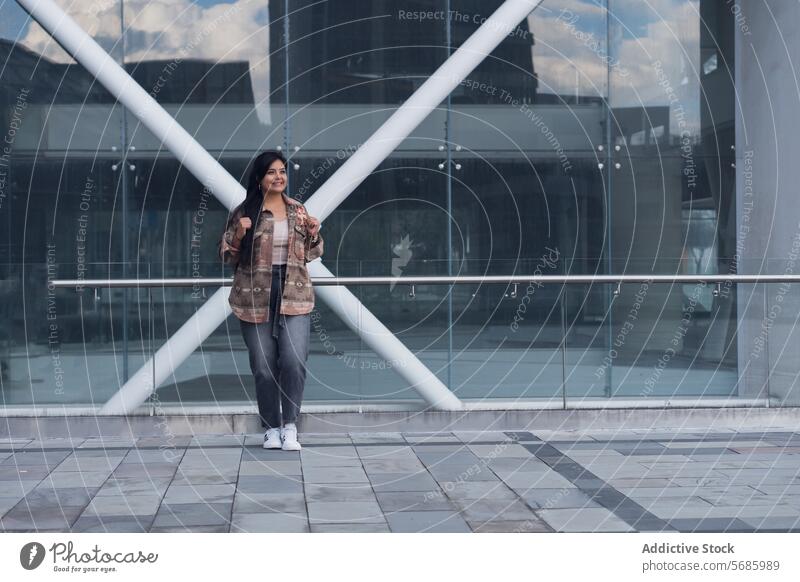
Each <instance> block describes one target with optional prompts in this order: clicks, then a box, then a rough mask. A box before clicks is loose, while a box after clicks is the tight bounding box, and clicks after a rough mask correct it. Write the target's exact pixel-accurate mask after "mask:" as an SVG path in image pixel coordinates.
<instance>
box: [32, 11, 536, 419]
mask: <svg viewBox="0 0 800 582" xmlns="http://www.w3.org/2000/svg"><path fill="white" fill-rule="evenodd" d="M17 2H18V3H19V4H20V5H21V6H22V7H23V8H24V9H25V10H26V11H27V12H28V13H29V14H30V15H31V16H32V17H33V18H34V19H35V20H37V21H38V22H39V23H40V24H41V25H42V27H43V28H44V29H45V30H47V31H48V32H49V33H50V34H51V35H52V36H53V38H55V39H56V40H57V41H58V42H59V43H60V44H61V45H62V47H64V49H65V50H66V51H67V52H68V53H70V54H71V55H72V56H73V57H74V58H75V60H77V61H78V62H79V63H81V64H82V65H83V66H84V67H85V68H86V69H87V70H88V71H89V72H90V73H92V74H93V75H94V76H95V77H96V78H97V80H98V81H99V82H100V83H101V84H103V85H104V86H105V87H106V88H107V89H108V90H109V91H110V92H111V93H112V94H114V95H115V97H117V99H118V100H119V101H120V103H122V104H123V105H125V106H126V108H127V109H128V110H129V111H130V112H131V113H132V114H133V115H135V116H136V117H137V118H138V119H139V120H140V121H141V122H142V123H143V124H144V125H145V126H146V127H148V129H150V131H151V132H153V134H154V135H156V136H157V137H158V138H159V139H160V140H161V141H162V142H163V143H164V145H165V146H166V147H167V149H169V150H170V151H171V152H172V153H173V154H174V155H175V156H176V157H177V158H178V159H179V160H180V161H181V162H182V163H183V165H184V166H185V167H186V168H187V169H189V170H190V171H191V172H192V174H193V175H195V177H197V178H198V180H199V181H200V182H201V183H203V184H204V185H205V186H206V187H207V188H208V189H209V190H210V191H211V192H212V193H213V194H214V195H215V196H216V197H217V198H218V199H219V200H220V201H221V202H222V203H223V204H224V205H225V206H226V207H227V208H228V209H229V210H230V209H232V208H234V207H235V206H236V205H237V204H238V203H239V202H240V201H241V200H243V199H244V188H243V187H242V186H241V185H240V184H239V183H238V182H237V181H236V180H235V179H234V178H233V177H232V176H230V175H229V174H228V173H227V172H226V171H225V169H224V168H222V166H221V165H219V163H218V162H217V161H216V160H215V159H214V158H213V157H211V156H210V155H209V154H208V152H206V151H205V150H204V149H203V148H202V146H200V145H199V144H198V143H197V142H196V141H195V140H194V139H193V138H192V137H191V136H190V135H189V134H188V133H187V132H186V131H185V130H184V129H183V128H182V127H180V125H179V124H178V123H177V122H176V121H175V120H174V119H173V118H172V117H171V116H170V115H169V114H168V113H166V111H164V110H163V108H161V106H160V105H158V103H157V102H156V101H155V100H154V99H152V98H151V97H150V95H148V94H147V93H145V91H144V90H143V89H142V88H141V87H140V86H139V85H138V84H137V83H136V82H135V81H133V79H132V78H130V76H129V75H127V73H125V71H124V70H123V69H122V68H121V67H119V65H117V63H116V62H115V61H114V60H113V59H111V57H109V56H108V54H107V53H105V51H103V49H102V48H101V47H100V46H99V45H98V44H97V43H96V42H95V41H94V40H93V39H92V38H91V37H89V36H88V35H87V34H86V33H85V32H84V31H83V30H82V29H81V28H80V27H79V26H78V25H77V24H76V23H75V22H74V21H73V20H72V19H71V18H69V16H67V15H66V14H65V13H64V12H63V11H62V10H61V9H60V8H59V7H58V6H57V5H55V4H54V3H53V1H52V0H17ZM540 3H541V0H506V2H505V3H504V4H503V5H502V6H501V7H500V8H498V10H497V11H496V12H495V13H494V14H493V15H492V16H491V17H490V18H489V19H487V21H486V22H485V23H484V24H483V25H482V26H481V27H480V28H479V29H478V30H477V31H476V32H475V33H474V34H473V35H472V36H471V37H470V38H469V39H468V40H467V41H466V42H465V43H464V45H462V47H460V48H459V49H458V51H456V53H454V54H453V55H452V56H451V57H450V58H449V59H448V60H447V61H446V62H445V63H444V64H443V65H442V66H441V67H440V68H439V69H438V70H437V71H436V73H434V75H433V76H432V77H431V78H430V79H428V81H426V82H425V83H424V84H423V85H422V86H421V87H420V88H419V89H418V90H417V91H416V92H415V93H414V95H412V97H411V98H410V99H409V101H407V102H406V103H405V104H404V105H403V106H401V107H400V108H399V109H398V110H397V111H396V112H395V114H394V115H392V117H390V118H389V120H387V121H386V122H385V123H384V124H383V125H382V126H381V127H380V128H379V129H378V131H377V132H376V133H375V134H374V135H373V136H372V137H371V138H370V140H368V141H367V142H366V143H365V144H364V145H363V146H362V147H361V148H360V149H359V151H357V152H356V154H354V155H353V157H351V158H350V160H348V162H347V163H345V164H344V165H343V166H342V167H341V168H340V169H339V170H338V171H337V172H336V173H334V175H333V176H331V178H330V179H329V180H328V181H327V182H326V183H325V184H323V186H322V187H321V188H320V190H319V191H318V192H317V193H316V194H315V195H314V196H312V198H311V199H309V201H308V202H307V207H309V211H310V212H311V213H312V215H316V216H318V217H320V219H321V220H324V218H325V217H327V215H328V214H330V212H332V211H333V210H334V209H335V208H336V206H338V204H340V203H341V201H342V200H344V199H345V198H346V197H347V196H348V195H349V194H350V193H351V192H352V191H353V190H354V189H355V188H356V187H357V186H358V184H360V183H361V181H363V179H364V178H365V177H366V176H367V175H368V174H369V173H370V172H371V171H372V170H373V169H374V168H375V167H377V165H378V164H380V163H381V162H382V161H383V160H384V159H385V158H386V157H387V156H388V155H389V154H390V153H391V152H392V151H393V150H394V149H395V148H396V147H397V145H398V144H399V143H400V142H401V141H402V140H403V139H405V138H406V137H407V136H408V135H409V134H410V133H411V132H412V131H413V130H414V128H415V127H416V126H417V125H418V124H419V123H420V122H421V121H422V120H423V119H424V118H425V117H426V116H427V115H428V114H429V113H430V112H431V111H432V110H433V109H434V108H435V107H436V106H437V105H438V104H439V103H441V101H442V100H443V99H445V98H446V97H447V95H448V94H449V93H450V92H451V91H452V90H453V89H454V88H455V87H456V86H457V85H458V83H460V82H461V80H462V79H464V78H465V77H466V76H467V75H468V74H469V73H470V72H471V71H472V70H473V69H474V68H475V67H476V66H477V65H478V64H479V63H480V62H481V61H482V60H483V59H484V58H485V57H486V56H487V55H488V54H489V53H491V51H492V50H494V48H495V47H496V46H497V45H498V44H500V42H501V41H502V40H503V38H504V37H505V36H506V35H507V34H509V33H510V32H511V31H512V30H513V29H514V27H515V26H517V24H519V22H520V21H521V20H522V19H523V18H525V17H526V16H527V15H528V14H529V13H530V12H531V11H532V10H533V9H535V8H536V7H537V6H538V5H539V4H540ZM368 146H369V147H368ZM337 176H339V178H338V181H337V180H335V179H336V178H337ZM309 270H310V272H311V275H312V276H315V277H320V276H332V273H330V271H328V269H326V268H325V267H324V266H323V265H322V263H321V262H320V261H313V262H312V263H309ZM227 293H228V291H227V290H226V288H224V287H223V288H221V289H219V290H218V291H217V292H216V293H215V294H214V295H213V296H212V297H211V299H209V301H208V302H207V303H206V304H205V305H204V306H203V307H201V308H200V309H199V310H198V312H197V313H196V314H195V315H194V316H192V317H191V318H190V319H189V320H188V321H187V322H186V323H185V324H184V325H183V326H181V328H180V329H179V330H178V331H177V332H176V333H175V334H174V335H173V336H172V337H171V338H170V339H169V340H168V341H167V342H166V343H165V344H164V345H163V346H162V347H161V348H160V349H159V350H158V352H157V353H156V354H155V356H154V358H153V359H152V360H151V361H149V362H147V363H146V364H145V365H144V366H143V367H142V368H141V369H140V370H139V371H138V372H137V373H136V374H134V376H133V377H132V378H131V379H130V380H129V381H128V382H127V383H126V384H125V385H124V386H123V387H122V388H121V389H120V391H119V392H118V393H117V394H116V395H115V396H114V397H112V398H111V400H109V401H108V402H107V403H106V404H105V405H104V406H103V407H102V408H101V410H100V413H101V414H126V413H129V412H131V411H132V410H134V409H135V408H136V407H138V406H139V405H141V404H142V403H143V402H144V401H145V400H146V399H147V398H148V397H149V396H150V394H151V393H152V392H153V391H154V390H155V389H156V388H157V386H159V385H160V384H161V383H163V382H164V381H165V380H166V379H167V378H168V377H169V376H170V375H172V373H173V372H174V370H175V369H176V368H177V366H179V365H180V364H181V363H182V362H183V361H184V360H185V359H186V358H187V357H188V356H189V355H190V354H191V353H192V352H193V351H194V350H195V349H196V348H197V347H199V345H200V344H201V343H202V342H203V341H204V340H205V339H206V338H207V337H208V336H209V335H210V334H211V333H212V332H213V331H214V330H215V329H216V328H217V327H218V326H219V325H220V324H221V323H222V322H223V321H224V320H225V319H226V318H227V317H228V316H229V315H230V313H231V310H230V306H229V305H228V303H227ZM317 294H318V296H320V298H322V299H323V300H324V301H325V302H326V303H327V304H328V305H329V306H330V307H331V309H333V310H334V311H335V312H336V313H337V314H338V315H339V316H340V317H342V319H343V321H345V322H346V324H347V325H348V326H349V327H351V329H353V331H354V332H356V333H358V334H359V335H361V336H362V337H363V339H364V340H365V342H366V343H367V344H368V345H370V347H372V349H373V350H375V351H376V353H378V354H379V355H381V356H382V357H384V358H386V359H392V360H395V361H399V363H400V365H398V366H396V367H395V369H396V370H397V371H398V373H400V374H401V375H402V376H403V377H404V378H405V379H406V380H408V381H409V383H410V384H411V386H412V387H413V388H415V389H416V390H417V391H418V392H419V393H420V394H421V395H422V396H423V398H425V400H426V401H427V402H428V403H429V404H431V405H432V406H433V407H434V408H437V409H440V410H458V409H460V408H461V402H460V401H459V400H458V398H456V397H455V395H454V394H453V393H452V392H450V391H449V390H448V389H447V387H446V386H444V385H443V384H442V383H441V382H440V381H439V380H438V378H436V376H435V375H434V374H432V373H431V372H430V370H428V369H427V368H426V367H425V366H424V365H423V364H422V363H421V362H420V361H419V360H418V359H417V358H416V357H415V356H414V354H412V353H411V352H410V351H409V350H408V348H406V347H405V346H404V345H403V344H402V342H400V341H399V340H398V339H397V338H396V337H395V336H394V335H393V334H392V333H391V332H390V331H389V330H388V329H387V328H386V327H385V326H384V325H383V324H382V323H381V322H380V321H379V320H378V319H377V318H376V317H375V316H374V315H373V314H372V313H370V312H369V311H368V310H367V309H366V308H365V307H364V306H363V305H362V304H361V303H360V302H359V301H358V299H356V297H355V296H354V295H353V294H352V293H350V292H349V291H348V290H346V289H344V288H334V287H321V288H319V289H318V291H317ZM359 320H360V325H359V324H357V323H356V322H359ZM154 382H155V383H154Z"/></svg>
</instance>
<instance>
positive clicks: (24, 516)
mask: <svg viewBox="0 0 800 582" xmlns="http://www.w3.org/2000/svg"><path fill="white" fill-rule="evenodd" d="M82 512H83V506H69V505H62V506H58V505H55V506H52V505H51V506H34V505H31V506H26V505H25V503H24V502H20V503H19V504H17V505H16V506H14V508H13V509H11V510H10V511H8V512H7V513H6V514H5V515H4V516H3V517H2V518H0V531H3V530H17V529H23V528H27V529H32V530H34V531H38V530H43V529H55V530H58V531H65V532H66V531H69V526H70V524H71V523H72V522H74V521H75V520H77V519H78V516H79V515H80V514H81V513H82Z"/></svg>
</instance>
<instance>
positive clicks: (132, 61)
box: [124, 0, 285, 156]
mask: <svg viewBox="0 0 800 582" xmlns="http://www.w3.org/2000/svg"><path fill="white" fill-rule="evenodd" d="M276 5H278V8H277V10H276V8H275V7H276ZM283 5H284V2H283V1H282V0H280V1H273V2H269V1H268V0H261V1H258V2H251V1H250V0H235V1H233V2H231V1H229V0H209V1H204V2H200V3H195V4H192V5H191V7H187V6H184V5H183V4H181V3H171V4H166V5H165V4H164V3H160V2H147V1H143V0H132V1H129V0H126V2H125V4H124V6H125V13H124V16H125V43H126V47H125V48H126V56H125V64H126V69H127V70H128V72H129V73H130V74H131V76H132V77H133V78H134V79H135V80H136V82H138V83H139V84H140V85H141V86H142V87H143V88H144V90H145V91H147V92H148V93H149V94H150V96H151V97H154V98H155V99H156V100H157V101H158V102H159V103H160V104H162V106H163V107H164V108H165V109H166V110H167V111H168V112H169V113H170V114H171V115H172V116H173V117H175V118H176V119H177V120H178V122H179V123H180V124H181V126H183V128H184V129H185V130H186V131H188V132H189V134H191V135H192V136H193V137H194V138H195V139H196V140H198V141H199V142H200V143H201V144H202V145H203V147H205V148H206V149H208V150H210V151H212V152H215V151H226V152H231V151H241V152H246V154H245V155H247V156H249V155H251V154H253V152H255V151H256V150H258V149H260V148H263V147H264V144H269V146H268V147H272V145H273V144H275V145H280V144H282V143H283V119H284V109H283V104H282V102H281V101H280V100H276V99H275V97H274V96H275V91H276V89H278V88H279V87H281V86H282V85H283V83H284V82H285V81H284V77H283V74H282V71H283V70H284V68H283V66H282V63H283V60H284V58H285V54H284V51H283V46H284V34H283V26H284V21H283V18H282V17H281V15H280V13H281V12H282V10H283ZM276 12H277V13H278V14H276ZM128 122H129V136H130V143H131V145H133V146H134V147H135V148H136V149H137V150H138V151H140V152H141V151H143V150H146V151H154V152H158V151H159V150H161V149H162V145H161V143H159V141H158V140H156V138H155V137H154V136H153V135H152V134H151V133H150V132H149V131H148V130H147V129H145V127H144V126H142V125H141V124H139V123H138V122H137V121H136V120H135V119H130V118H129V120H128Z"/></svg>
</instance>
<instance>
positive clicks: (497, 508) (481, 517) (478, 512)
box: [455, 499, 538, 522]
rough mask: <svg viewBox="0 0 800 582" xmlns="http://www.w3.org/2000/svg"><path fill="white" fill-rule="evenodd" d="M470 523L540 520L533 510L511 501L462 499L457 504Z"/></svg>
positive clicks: (519, 502) (518, 502)
mask: <svg viewBox="0 0 800 582" xmlns="http://www.w3.org/2000/svg"><path fill="white" fill-rule="evenodd" d="M455 503H456V505H458V507H459V510H460V512H461V515H463V516H464V519H466V520H467V521H468V522H474V521H477V522H487V521H526V520H538V517H537V516H536V514H534V513H533V511H531V509H530V508H529V507H528V506H527V505H525V504H524V503H522V502H521V501H517V500H510V499H460V500H458V501H456V502H455Z"/></svg>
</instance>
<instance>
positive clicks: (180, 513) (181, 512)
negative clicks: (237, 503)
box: [153, 503, 232, 527]
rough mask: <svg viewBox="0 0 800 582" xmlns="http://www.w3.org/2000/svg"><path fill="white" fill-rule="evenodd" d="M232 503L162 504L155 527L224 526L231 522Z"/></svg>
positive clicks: (154, 523)
mask: <svg viewBox="0 0 800 582" xmlns="http://www.w3.org/2000/svg"><path fill="white" fill-rule="evenodd" d="M231 509H232V505H231V504H230V503H208V504H207V503H181V504H178V505H167V504H164V503H162V504H161V507H160V508H159V510H158V513H157V514H156V518H155V521H154V522H153V527H174V526H181V527H185V526H196V525H223V524H227V523H229V522H230V515H231Z"/></svg>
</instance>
